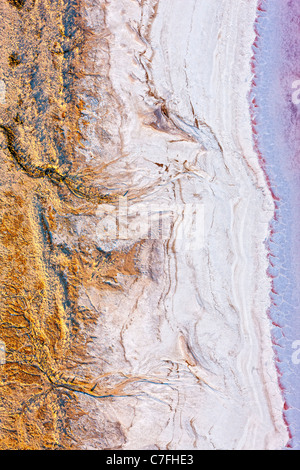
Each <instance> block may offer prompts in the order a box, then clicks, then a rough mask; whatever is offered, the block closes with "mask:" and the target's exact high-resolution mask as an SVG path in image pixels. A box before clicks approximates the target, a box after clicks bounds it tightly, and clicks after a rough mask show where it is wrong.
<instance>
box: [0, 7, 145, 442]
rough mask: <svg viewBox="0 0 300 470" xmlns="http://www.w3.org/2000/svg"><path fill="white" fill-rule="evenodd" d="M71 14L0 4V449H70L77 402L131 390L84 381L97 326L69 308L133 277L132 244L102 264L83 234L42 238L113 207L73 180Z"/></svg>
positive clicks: (77, 51)
mask: <svg viewBox="0 0 300 470" xmlns="http://www.w3.org/2000/svg"><path fill="white" fill-rule="evenodd" d="M80 7H81V5H80V1H79V0H70V1H67V0H27V1H25V0H22V1H16V0H8V1H7V0H5V1H2V2H1V5H0V17H1V26H0V28H1V51H2V54H1V59H0V62H1V64H0V71H1V72H0V73H1V75H2V76H0V78H1V79H3V80H4V81H5V84H6V103H5V106H0V128H1V132H0V142H1V152H0V162H1V163H0V164H1V176H0V178H1V194H0V213H1V214H0V225H1V226H0V256H1V266H0V278H1V282H0V322H1V323H0V337H1V339H2V340H4V342H5V344H6V350H7V355H6V364H5V365H4V366H1V368H0V449H56V448H65V449H69V448H76V447H79V446H80V445H81V444H82V443H79V442H78V440H77V439H76V433H74V426H73V428H72V429H73V430H71V426H70V423H71V419H72V422H73V423H74V421H76V419H78V418H80V417H81V416H82V415H83V414H84V410H81V409H80V407H79V406H78V402H77V399H76V397H77V394H78V393H85V394H88V395H91V396H93V397H98V398H99V397H105V396H107V395H110V396H113V395H122V394H123V393H125V392H124V389H125V387H126V385H127V384H128V383H130V382H131V381H133V380H134V378H131V377H123V378H122V377H121V378H120V379H119V380H117V381H110V380H107V374H106V375H103V377H101V376H100V378H99V376H98V377H97V380H96V379H95V377H94V376H93V372H92V368H90V367H89V365H90V363H91V362H92V358H91V357H89V355H88V353H87V346H88V344H89V342H90V338H91V335H92V332H93V325H94V324H95V322H96V320H97V318H96V314H95V312H92V311H90V310H89V309H86V308H82V307H79V305H78V296H79V294H78V293H79V290H80V287H82V286H83V287H90V286H97V288H98V289H104V288H105V289H113V288H115V287H113V286H112V285H111V283H109V282H107V280H109V279H114V278H115V277H116V275H117V273H130V274H136V275H138V271H137V268H136V266H135V256H136V250H137V249H138V246H136V247H134V248H133V249H132V250H131V251H129V252H128V253H124V254H122V253H121V254H120V253H114V252H110V253H109V255H108V254H107V253H103V252H101V250H99V249H98V248H97V246H93V245H91V244H90V243H89V244H88V245H87V243H85V239H84V237H83V236H78V237H77V244H76V246H74V247H73V248H70V247H67V246H65V245H64V244H63V243H58V242H57V243H56V242H55V241H54V240H53V231H54V230H55V229H56V228H57V217H60V220H65V222H64V223H65V229H66V231H68V230H69V231H72V227H71V222H70V221H68V218H67V216H68V215H69V214H79V213H80V214H93V213H95V211H96V208H97V204H98V203H99V202H110V201H113V199H114V197H113V196H110V195H109V194H108V193H107V192H105V190H103V188H99V187H97V185H95V184H93V171H90V173H88V175H89V176H90V178H87V177H85V179H84V180H82V179H80V177H79V176H78V175H79V174H80V172H82V170H83V169H84V162H83V161H82V160H80V158H78V156H77V155H76V146H78V145H81V146H82V145H84V143H83V137H82V124H81V125H80V119H81V117H82V109H83V107H84V103H83V102H82V101H81V100H80V99H79V98H77V97H78V96H79V79H80V78H81V77H82V74H83V72H84V67H85V57H86V56H87V52H88V48H89V47H90V44H91V42H92V34H91V32H89V31H88V29H87V28H86V27H85V26H84V22H83V20H82V19H81V17H80V14H79V13H80ZM100 399H101V398H100ZM116 426H117V424H116ZM117 427H118V426H117ZM117 427H116V429H117ZM116 432H117V431H116ZM118 432H119V433H120V435H121V430H119V431H118ZM81 439H82V434H81ZM121 440H122V439H121Z"/></svg>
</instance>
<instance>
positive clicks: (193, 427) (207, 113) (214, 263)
mask: <svg viewBox="0 0 300 470" xmlns="http://www.w3.org/2000/svg"><path fill="white" fill-rule="evenodd" d="M256 7H257V1H256V0H249V1H247V2H244V1H242V0H221V1H220V0H210V1H204V0H203V1H201V0H196V1H192V0H188V1H185V2H183V1H182V0H160V1H154V0H153V1H151V0H148V1H141V2H139V1H130V0H118V1H114V0H112V1H105V2H102V1H100V0H97V1H86V7H85V9H83V14H84V16H85V17H86V18H87V21H88V24H89V25H90V26H91V27H92V28H93V29H94V31H95V34H96V35H97V38H98V39H97V46H95V50H94V53H93V54H91V57H90V58H91V61H93V77H94V78H86V81H85V86H86V88H87V90H89V89H90V90H92V91H93V95H94V96H98V99H99V101H97V100H96V101H95V102H94V104H93V102H92V101H90V117H91V118H92V119H94V122H95V123H96V124H95V125H94V127H96V126H98V127H100V128H101V129H102V136H109V138H107V139H102V140H101V139H99V137H98V136H99V132H98V133H96V132H94V131H93V126H91V127H90V134H89V145H90V147H89V150H88V155H87V157H86V158H87V159H89V158H90V157H89V155H93V158H94V160H93V161H94V162H95V163H99V162H100V161H101V164H103V162H105V163H107V166H106V167H105V168H103V171H102V173H101V175H99V182H101V183H104V184H106V185H108V186H109V187H111V188H114V189H116V190H117V191H119V192H122V193H124V192H125V191H128V195H127V197H128V200H129V204H130V205H131V208H132V210H134V207H135V205H137V204H141V203H142V204H143V205H146V204H149V205H150V204H162V205H165V204H169V205H176V207H179V208H180V211H181V210H182V209H184V208H185V207H186V206H187V205H188V204H199V205H200V206H201V207H203V208H204V237H203V238H202V237H199V242H198V245H197V244H196V246H195V245H194V246H193V250H192V251H190V250H186V249H185V248H184V247H183V246H182V244H181V241H180V240H179V239H178V232H177V229H178V225H180V223H181V224H182V223H183V224H184V223H185V221H186V217H187V213H186V212H185V211H184V210H183V212H180V211H179V212H180V213H179V214H177V218H176V223H175V226H174V229H173V231H172V233H171V235H170V238H169V240H167V241H166V240H165V241H164V240H159V239H156V240H145V238H146V233H147V232H145V233H144V234H141V238H142V239H143V241H142V243H141V246H140V248H139V252H138V255H137V258H136V261H135V262H136V265H137V266H139V269H140V271H141V272H142V275H141V276H135V275H132V274H127V275H126V274H122V275H119V276H118V279H117V283H118V284H119V287H120V290H118V291H115V292H105V291H97V289H90V290H89V291H82V296H81V302H82V305H87V304H89V306H91V304H92V306H93V308H94V309H96V311H97V312H98V313H99V322H98V327H97V330H96V333H95V338H94V342H93V344H92V345H91V351H92V352H93V355H94V356H96V357H98V358H99V359H98V361H99V362H98V364H97V363H96V365H95V373H96V371H97V368H98V369H99V373H100V372H101V373H103V371H104V372H108V373H114V374H115V375H116V376H118V375H120V374H125V375H128V376H131V377H132V376H134V377H140V380H137V381H136V382H135V383H134V385H133V386H132V388H131V389H129V391H128V394H129V395H130V394H132V396H129V397H122V398H116V397H114V398H111V399H110V398H106V399H105V400H103V401H102V400H95V399H94V398H88V397H86V396H82V397H81V399H80V401H81V405H82V407H83V408H84V409H86V410H89V411H90V413H92V416H93V426H94V431H95V432H96V434H95V436H94V437H93V439H91V440H90V441H89V442H86V441H83V444H82V445H83V447H84V448H97V447H99V446H100V445H101V446H103V427H104V428H105V429H106V431H107V432H106V445H107V447H109V448H111V447H114V448H116V447H119V448H123V449H146V448H150V449H156V448H160V449H166V448H167V449H192V448H197V449H214V448H218V449H279V448H282V447H284V446H285V444H286V442H287V440H288V433H287V429H286V426H285V423H284V420H283V416H282V412H283V399H282V396H281V391H280V389H279V385H278V381H277V375H276V370H275V364H274V354H273V350H272V342H271V335H270V321H269V319H268V317H267V310H268V307H269V304H270V298H269V292H270V286H271V284H270V278H269V277H268V275H267V268H268V257H267V250H266V246H265V245H264V241H265V240H266V239H267V237H268V229H269V222H270V220H271V219H272V217H273V214H274V203H273V199H272V196H271V193H270V191H269V189H268V186H267V184H266V181H265V175H264V174H263V172H262V170H261V168H260V165H259V161H258V156H257V154H256V153H255V151H254V150H253V141H252V128H251V118H250V110H249V102H248V93H249V90H250V87H251V80H252V71H251V56H252V54H253V51H252V44H253V42H254V39H255V32H254V22H255V18H256ZM91 76H92V75H91ZM95 77H97V79H95ZM98 131H99V129H98ZM97 159H98V160H97ZM93 161H91V162H90V163H93ZM139 207H140V206H139ZM131 223H134V217H133V219H132V220H131ZM83 224H84V223H83V222H80V218H78V230H83V228H82V227H83ZM59 236H60V235H59V234H57V237H59ZM86 236H87V237H89V238H90V240H91V241H93V242H94V241H95V239H96V240H97V243H98V245H99V247H100V248H102V249H103V250H111V249H113V250H118V249H122V250H123V251H124V250H126V246H128V249H129V248H130V247H131V245H132V243H133V242H131V241H130V240H127V241H116V242H114V243H107V241H103V240H100V238H101V237H100V238H99V234H98V238H97V230H96V226H95V227H94V229H90V230H89V231H88V232H87V233H86ZM134 242H136V240H134ZM100 313H101V316H100ZM76 426H77V425H76ZM79 429H81V428H77V430H76V428H75V427H74V430H73V431H74V432H75V434H76V432H77V435H78V434H80V432H81V431H80V430H79ZM97 430H98V431H99V438H97V437H96V436H97ZM104 434H105V433H104ZM100 436H101V438H100ZM82 437H84V433H83V431H82ZM100 441H101V443H100Z"/></svg>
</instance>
